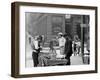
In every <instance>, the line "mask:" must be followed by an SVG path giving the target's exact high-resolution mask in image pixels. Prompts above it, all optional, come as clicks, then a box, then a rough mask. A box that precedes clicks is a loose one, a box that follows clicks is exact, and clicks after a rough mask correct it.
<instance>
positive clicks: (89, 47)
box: [12, 3, 97, 77]
mask: <svg viewBox="0 0 100 80" xmlns="http://www.w3.org/2000/svg"><path fill="white" fill-rule="evenodd" d="M13 6H14V7H13ZM13 6H12V11H13V12H12V16H13V18H12V32H13V34H12V64H13V65H12V73H13V74H12V75H13V76H14V77H24V76H25V77H30V76H33V77H37V76H54V75H67V74H81V73H96V72H97V50H96V49H97V8H96V7H92V6H90V7H89V6H74V5H73V6H72V5H57V4H48V5H47V4H38V3H14V4H13Z"/></svg>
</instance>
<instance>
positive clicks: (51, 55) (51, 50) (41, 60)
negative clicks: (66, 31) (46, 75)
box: [38, 41, 57, 66]
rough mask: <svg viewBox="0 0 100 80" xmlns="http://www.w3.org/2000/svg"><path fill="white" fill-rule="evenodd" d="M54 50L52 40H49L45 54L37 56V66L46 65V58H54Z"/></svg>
mask: <svg viewBox="0 0 100 80" xmlns="http://www.w3.org/2000/svg"><path fill="white" fill-rule="evenodd" d="M56 55H57V54H56V50H55V49H54V47H53V41H50V44H49V52H48V53H46V54H41V55H40V56H39V58H38V61H39V66H47V64H48V63H47V60H48V59H51V60H52V59H53V60H54V59H56Z"/></svg>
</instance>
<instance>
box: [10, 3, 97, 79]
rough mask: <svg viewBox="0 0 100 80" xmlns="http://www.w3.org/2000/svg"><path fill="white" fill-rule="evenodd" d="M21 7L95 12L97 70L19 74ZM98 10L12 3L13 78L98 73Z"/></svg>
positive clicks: (86, 7) (91, 7)
mask: <svg viewBox="0 0 100 80" xmlns="http://www.w3.org/2000/svg"><path fill="white" fill-rule="evenodd" d="M20 6H39V7H57V8H73V9H86V10H95V70H90V71H75V72H59V73H56V72H55V73H43V74H25V75H24V74H23V75H20V74H19V70H20V67H19V61H20V60H19V42H20V41H19V40H20V39H19V34H20V32H19V24H20V21H19V16H20V14H19V7H20ZM97 13H98V9H97V7H96V6H81V5H64V4H48V3H32V2H13V3H11V76H12V77H15V78H23V77H24V78H25V77H43V76H58V75H73V74H87V73H97V72H98V69H97V66H98V65H97V63H98V61H97V60H98V57H97V56H98V55H97V51H98V47H97V44H98V42H97V40H98V37H97V36H98V34H97V30H98V28H97V24H98V21H97V17H98V16H97V15H98V14H97Z"/></svg>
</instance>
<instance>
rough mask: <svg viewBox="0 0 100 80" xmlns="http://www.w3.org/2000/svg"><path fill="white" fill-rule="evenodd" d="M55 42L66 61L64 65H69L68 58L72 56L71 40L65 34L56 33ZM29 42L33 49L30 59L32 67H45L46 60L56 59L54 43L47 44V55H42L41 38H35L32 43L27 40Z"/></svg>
mask: <svg viewBox="0 0 100 80" xmlns="http://www.w3.org/2000/svg"><path fill="white" fill-rule="evenodd" d="M56 41H57V42H58V43H59V50H60V54H61V55H65V57H64V58H65V59H67V60H68V62H67V64H66V65H70V57H71V55H72V53H73V52H72V40H71V38H70V37H69V36H68V35H67V34H63V33H61V32H60V33H58V36H57V38H56ZM29 42H30V44H31V47H32V49H33V51H32V59H33V64H34V67H37V66H47V60H48V59H53V60H54V59H56V56H57V52H56V49H55V48H54V41H52V40H51V41H50V42H49V51H48V53H47V54H43V52H41V51H42V46H41V44H42V42H43V38H42V36H41V35H39V36H35V38H34V41H33V42H32V41H31V39H29Z"/></svg>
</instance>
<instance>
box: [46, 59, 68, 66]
mask: <svg viewBox="0 0 100 80" xmlns="http://www.w3.org/2000/svg"><path fill="white" fill-rule="evenodd" d="M47 62H48V64H47V65H48V66H54V65H60V64H62V65H66V64H67V62H68V60H67V59H55V60H51V59H49V60H48V61H47Z"/></svg>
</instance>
